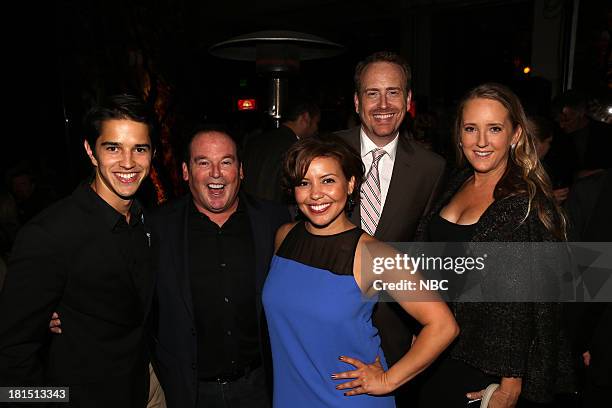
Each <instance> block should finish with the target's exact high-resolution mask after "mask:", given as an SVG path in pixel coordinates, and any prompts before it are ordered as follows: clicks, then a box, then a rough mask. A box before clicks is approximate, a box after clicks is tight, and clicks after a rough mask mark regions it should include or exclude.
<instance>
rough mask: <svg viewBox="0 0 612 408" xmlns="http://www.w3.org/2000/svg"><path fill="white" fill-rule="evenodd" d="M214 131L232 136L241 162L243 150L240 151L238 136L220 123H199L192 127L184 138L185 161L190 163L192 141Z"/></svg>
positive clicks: (237, 156)
mask: <svg viewBox="0 0 612 408" xmlns="http://www.w3.org/2000/svg"><path fill="white" fill-rule="evenodd" d="M212 132H217V133H223V134H224V135H226V136H227V137H229V138H230V140H231V141H232V142H233V143H234V146H235V147H236V160H237V161H238V163H241V157H242V152H241V151H240V144H238V142H237V141H236V138H235V137H234V135H233V134H232V132H230V130H229V129H228V128H227V126H225V125H223V124H219V123H198V124H196V125H194V126H192V127H191V128H190V130H189V132H188V133H187V135H186V137H185V139H184V149H183V162H184V163H186V164H189V160H190V159H191V143H192V142H193V139H195V138H196V136H198V135H200V134H202V133H212Z"/></svg>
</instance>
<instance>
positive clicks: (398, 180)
mask: <svg viewBox="0 0 612 408" xmlns="http://www.w3.org/2000/svg"><path fill="white" fill-rule="evenodd" d="M359 130H360V127H354V128H352V129H348V130H343V131H341V132H338V133H337V134H338V136H340V137H341V138H342V139H343V140H344V141H346V142H347V143H348V144H349V145H351V146H352V147H353V148H354V149H355V150H357V152H360V148H361V145H360V139H359ZM444 164H445V163H444V159H443V158H442V157H440V156H438V155H437V154H435V153H433V152H431V151H429V150H427V149H425V148H423V147H421V146H420V145H419V144H418V143H416V142H414V141H411V140H410V139H409V138H408V136H407V135H406V134H402V133H400V138H399V141H398V144H397V154H396V155H395V163H394V165H393V175H392V176H391V184H390V185H389V191H388V193H387V199H386V201H385V206H384V207H383V211H382V214H381V216H380V221H379V222H378V227H377V228H376V233H375V234H374V236H375V237H376V239H378V240H380V241H387V242H399V241H411V240H412V239H413V238H414V233H415V231H416V228H417V226H418V224H419V221H420V219H421V217H422V216H423V215H424V214H427V213H428V211H429V208H430V207H431V205H432V204H433V202H434V199H435V198H436V196H437V195H438V192H439V190H440V189H441V188H442V187H443V185H442V181H443V176H444ZM367 171H368V169H366V172H367ZM351 221H352V222H353V223H354V224H355V225H357V226H361V214H360V212H359V203H356V205H355V209H354V211H353V214H352V216H351Z"/></svg>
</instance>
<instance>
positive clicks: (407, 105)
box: [406, 91, 412, 112]
mask: <svg viewBox="0 0 612 408" xmlns="http://www.w3.org/2000/svg"><path fill="white" fill-rule="evenodd" d="M411 103H412V91H408V95H406V112H408V111H410V104H411Z"/></svg>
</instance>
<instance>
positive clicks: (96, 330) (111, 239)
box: [0, 184, 153, 407]
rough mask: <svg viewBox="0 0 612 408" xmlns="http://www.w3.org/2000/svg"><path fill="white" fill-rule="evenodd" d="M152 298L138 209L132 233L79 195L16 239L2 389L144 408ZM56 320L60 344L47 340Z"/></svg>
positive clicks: (0, 342) (0, 341)
mask: <svg viewBox="0 0 612 408" xmlns="http://www.w3.org/2000/svg"><path fill="white" fill-rule="evenodd" d="M152 289H153V277H152V272H151V264H150V254H149V236H147V234H146V231H145V229H144V226H143V217H142V212H141V209H140V206H139V205H138V204H137V203H134V204H133V205H132V207H131V209H130V221H129V223H127V222H126V220H125V217H124V216H122V215H121V214H119V213H118V212H117V211H116V210H115V209H113V208H112V207H111V206H110V205H109V204H108V203H106V202H105V201H104V200H103V199H102V198H101V197H100V196H99V195H98V194H96V193H95V192H94V191H93V190H92V189H91V187H90V186H89V185H88V184H83V185H81V186H79V187H78V188H77V189H76V190H75V192H74V193H73V194H72V195H71V196H70V197H68V198H66V199H64V200H62V201H60V202H58V203H56V204H55V205H53V206H51V207H49V208H48V209H46V210H44V211H43V212H42V213H40V214H39V215H38V216H36V217H34V218H33V219H32V220H31V221H30V222H29V223H28V224H26V225H25V226H24V227H23V229H22V230H21V231H20V233H19V235H18V237H17V240H16V243H15V246H14V249H13V253H12V257H11V261H10V263H9V271H8V275H7V278H6V282H5V286H4V288H3V291H2V293H0V311H1V312H2V315H3V316H4V317H3V318H2V319H0V385H26V384H31V385H53V384H58V385H63V386H69V387H70V401H71V402H72V403H73V404H74V406H93V405H95V406H114V407H137V406H144V405H145V404H146V396H147V392H148V386H147V378H148V355H147V350H146V347H145V331H144V328H145V319H146V316H147V314H148V310H149V302H150V299H151V293H152ZM53 311H57V312H58V313H59V314H60V316H61V319H62V334H61V335H51V334H50V333H49V331H48V324H49V318H50V316H51V313H52V312H53ZM101 389H112V390H113V392H112V393H104V392H100V390H101Z"/></svg>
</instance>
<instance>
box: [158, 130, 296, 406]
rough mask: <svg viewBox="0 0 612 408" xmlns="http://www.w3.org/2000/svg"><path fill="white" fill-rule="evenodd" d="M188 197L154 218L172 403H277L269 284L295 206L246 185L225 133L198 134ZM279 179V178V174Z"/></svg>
mask: <svg viewBox="0 0 612 408" xmlns="http://www.w3.org/2000/svg"><path fill="white" fill-rule="evenodd" d="M183 179H184V180H185V181H187V182H188V184H189V190H190V194H188V195H186V196H184V197H182V198H179V199H178V200H175V201H173V202H170V203H168V204H167V205H165V206H164V207H162V208H161V209H160V210H159V211H158V212H157V213H156V214H155V215H154V216H153V217H152V226H153V233H154V235H155V236H156V237H159V247H156V248H155V252H156V254H157V265H158V268H159V271H158V281H157V291H156V297H157V302H156V303H157V309H158V311H159V321H158V329H157V331H156V338H157V342H156V346H155V358H156V362H157V373H158V375H159V379H160V382H161V384H162V387H163V389H164V392H165V395H166V402H167V405H168V407H169V408H173V407H180V408H184V407H196V406H197V407H206V408H214V407H225V408H229V407H247V408H249V407H252V408H255V407H257V408H259V407H262V408H263V407H269V406H270V401H269V398H268V395H267V389H268V387H267V385H266V381H265V380H266V374H268V375H270V374H271V367H269V366H268V362H269V354H268V353H269V352H268V348H269V344H268V342H269V340H268V338H267V329H266V323H265V317H264V316H263V312H262V308H261V288H262V285H263V281H264V279H265V276H266V274H267V272H268V267H269V263H270V259H271V257H272V254H273V250H274V234H275V232H276V229H277V228H278V227H279V226H280V225H282V224H283V223H285V222H287V221H288V220H289V213H288V211H287V208H286V207H284V206H281V205H278V204H273V203H266V202H263V201H259V200H256V199H253V198H251V197H249V196H248V195H246V194H243V193H241V191H240V182H241V179H242V166H241V163H240V157H239V153H238V151H237V147H236V143H235V142H234V141H233V139H232V138H231V136H230V135H229V134H228V132H227V130H225V129H223V128H222V127H218V126H202V127H199V128H197V129H195V130H194V131H193V132H192V133H191V137H190V140H189V142H188V145H187V149H186V154H185V160H184V163H183ZM271 182H272V180H271Z"/></svg>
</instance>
